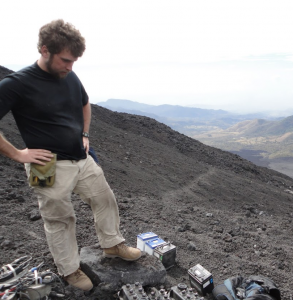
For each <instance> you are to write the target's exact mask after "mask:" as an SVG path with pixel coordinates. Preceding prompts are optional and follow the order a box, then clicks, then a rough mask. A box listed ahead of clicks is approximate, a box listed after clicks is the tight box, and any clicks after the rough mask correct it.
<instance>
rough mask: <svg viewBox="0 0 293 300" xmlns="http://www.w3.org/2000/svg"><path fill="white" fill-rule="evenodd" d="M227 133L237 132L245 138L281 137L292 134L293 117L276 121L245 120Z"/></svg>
mask: <svg viewBox="0 0 293 300" xmlns="http://www.w3.org/2000/svg"><path fill="white" fill-rule="evenodd" d="M227 132H237V133H239V134H241V135H243V136H247V137H252V136H272V135H283V134H285V133H289V132H293V116H289V117H287V118H284V119H282V120H278V121H268V120H263V119H255V120H247V121H243V122H240V123H238V124H236V125H234V126H232V127H230V128H229V129H227Z"/></svg>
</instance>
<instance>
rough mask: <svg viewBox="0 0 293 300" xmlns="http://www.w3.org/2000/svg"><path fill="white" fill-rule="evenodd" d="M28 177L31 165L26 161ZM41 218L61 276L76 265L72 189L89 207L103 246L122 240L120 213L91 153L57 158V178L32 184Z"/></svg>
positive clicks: (76, 249) (71, 271) (109, 245)
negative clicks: (47, 184)
mask: <svg viewBox="0 0 293 300" xmlns="http://www.w3.org/2000/svg"><path fill="white" fill-rule="evenodd" d="M25 168H26V172H27V175H28V176H29V172H30V164H25ZM34 192H35V194H36V195H37V198H38V202H39V208H40V213H41V215H42V218H43V221H44V228H45V233H46V237H47V242H48V245H49V248H50V251H51V253H52V256H53V258H54V262H55V264H56V266H57V268H58V272H59V273H60V275H64V276H67V275H69V274H71V273H73V272H74V271H76V270H77V269H78V268H79V264H80V258H79V254H78V247H77V241H76V230H75V224H76V216H75V212H74V209H73V205H72V202H71V194H72V192H74V193H76V194H79V195H80V197H81V199H82V200H83V201H84V202H86V203H88V204H89V205H90V206H91V209H92V211H93V214H94V222H95V228H96V233H97V236H98V239H99V242H100V245H101V247H102V248H110V247H113V246H115V245H117V244H119V243H121V242H123V241H124V238H123V237H122V235H121V233H120V231H119V223H120V219H119V213H118V207H117V203H116V199H115V196H114V194H113V192H112V190H111V189H110V187H109V185H108V183H107V181H106V179H105V177H104V172H103V170H102V169H101V168H100V167H99V166H98V165H97V164H96V163H95V162H94V160H93V159H92V157H91V156H89V155H88V157H87V158H86V159H83V160H79V161H71V160H61V161H57V166H56V180H55V183H54V185H53V186H52V187H39V186H37V187H34Z"/></svg>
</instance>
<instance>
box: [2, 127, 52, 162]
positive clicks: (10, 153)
mask: <svg viewBox="0 0 293 300" xmlns="http://www.w3.org/2000/svg"><path fill="white" fill-rule="evenodd" d="M0 154H2V155H4V156H7V157H9V158H11V159H13V160H15V161H17V162H20V163H36V164H40V165H45V162H44V161H50V160H51V158H52V157H53V155H52V153H51V151H48V150H44V149H27V148H26V149H22V150H19V149H17V148H15V147H14V146H13V145H12V144H11V143H9V142H8V141H7V140H6V139H5V138H4V136H3V135H2V134H1V133H0Z"/></svg>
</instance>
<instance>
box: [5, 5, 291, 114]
mask: <svg viewBox="0 0 293 300" xmlns="http://www.w3.org/2000/svg"><path fill="white" fill-rule="evenodd" d="M0 10H1V18H0V26H1V27H0V28H1V30H0V41H1V44H0V45H1V46H0V65H2V66H4V67H6V68H9V69H11V70H13V71H17V70H19V69H21V68H23V67H25V66H27V65H30V64H32V63H34V62H35V61H36V60H37V59H38V58H39V53H38V51H37V47H36V45H37V41H38V31H39V28H40V27H41V26H42V25H44V24H46V23H48V22H50V21H52V20H55V19H60V18H62V19H64V20H65V21H66V22H70V23H72V24H73V25H74V26H75V27H76V28H77V29H78V30H79V31H80V32H81V34H82V35H83V36H84V37H85V39H86V51H85V53H84V55H83V56H82V57H81V58H79V59H78V61H77V62H76V63H75V64H74V68H73V70H74V71H75V72H76V74H77V75H78V77H79V78H80V79H81V81H82V83H83V85H84V87H85V89H86V90H87V93H88V95H89V97H90V101H91V102H92V103H97V102H101V101H107V100H108V99H127V100H132V101H136V102H141V103H146V104H152V105H160V104H171V105H181V106H193V107H201V108H213V109H224V110H230V111H238V112H259V111H271V112H272V113H275V114H278V113H281V114H285V115H286V114H287V115H289V114H293V18H292V15H293V1H292V0H119V1H118V0H103V1H101V0H84V1H81V0H79V1H76V0H70V1H68V0H62V1H61V0H58V1H56V0H50V2H48V3H43V2H40V1H35V0H26V1H23V0H11V1H1V3H0Z"/></svg>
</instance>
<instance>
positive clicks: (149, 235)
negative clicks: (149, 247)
mask: <svg viewBox="0 0 293 300" xmlns="http://www.w3.org/2000/svg"><path fill="white" fill-rule="evenodd" d="M157 237H158V236H157V235H156V234H155V233H153V232H145V233H141V234H139V235H138V236H137V246H136V247H137V248H138V249H140V250H141V251H145V243H146V242H147V241H149V240H152V239H155V238H157Z"/></svg>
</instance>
